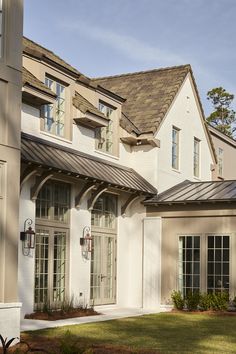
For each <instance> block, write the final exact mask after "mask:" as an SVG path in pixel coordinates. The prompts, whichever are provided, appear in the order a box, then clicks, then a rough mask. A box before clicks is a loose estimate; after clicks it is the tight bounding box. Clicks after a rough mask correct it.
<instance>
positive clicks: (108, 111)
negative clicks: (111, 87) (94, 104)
mask: <svg viewBox="0 0 236 354" xmlns="http://www.w3.org/2000/svg"><path fill="white" fill-rule="evenodd" d="M99 110H100V111H101V112H102V113H103V114H104V115H105V116H106V117H107V118H109V119H110V121H109V123H108V126H107V127H103V128H97V129H96V140H97V149H99V150H102V151H104V152H108V153H112V152H113V145H114V133H113V124H114V112H115V110H114V109H112V108H111V107H109V106H106V105H105V104H104V103H102V102H99Z"/></svg>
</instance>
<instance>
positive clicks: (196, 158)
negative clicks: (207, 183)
mask: <svg viewBox="0 0 236 354" xmlns="http://www.w3.org/2000/svg"><path fill="white" fill-rule="evenodd" d="M199 171H200V140H199V139H197V138H194V143H193V175H194V177H199V174H200V173H199Z"/></svg>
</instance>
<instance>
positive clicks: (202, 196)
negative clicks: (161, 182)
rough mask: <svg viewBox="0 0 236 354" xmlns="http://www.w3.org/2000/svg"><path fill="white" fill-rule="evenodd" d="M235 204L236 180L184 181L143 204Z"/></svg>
mask: <svg viewBox="0 0 236 354" xmlns="http://www.w3.org/2000/svg"><path fill="white" fill-rule="evenodd" d="M225 201H227V202H230V201H234V202H236V180H235V181H234V180H233V181H208V182H190V181H184V182H182V183H180V184H178V185H176V186H174V187H172V188H170V189H168V190H167V191H165V192H163V193H161V194H159V195H157V196H155V197H153V198H151V199H148V200H147V201H145V202H144V204H145V205H148V206H158V205H166V204H167V205H170V204H173V205H174V204H183V203H184V204H187V203H196V202H197V203H203V202H204V203H210V202H214V203H215V202H225Z"/></svg>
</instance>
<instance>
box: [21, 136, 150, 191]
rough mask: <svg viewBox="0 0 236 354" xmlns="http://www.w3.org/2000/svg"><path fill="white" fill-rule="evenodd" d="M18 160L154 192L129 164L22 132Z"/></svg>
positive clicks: (120, 185) (133, 189)
mask: <svg viewBox="0 0 236 354" xmlns="http://www.w3.org/2000/svg"><path fill="white" fill-rule="evenodd" d="M21 160H22V161H23V162H26V163H30V164H31V165H35V166H36V167H37V166H40V167H42V168H47V169H50V170H52V171H55V172H59V173H62V174H63V173H64V174H66V175H68V174H69V175H71V176H74V177H77V178H78V177H79V178H81V179H85V180H88V181H89V180H91V181H96V182H100V183H106V184H107V185H109V186H111V187H114V188H118V189H122V190H127V191H129V192H138V193H140V194H144V195H147V196H148V195H149V196H150V195H155V194H156V193H157V191H156V188H154V187H153V186H152V185H151V184H150V183H149V182H148V181H146V180H145V179H144V178H143V177H142V176H140V175H139V174H138V173H137V172H136V171H134V170H133V169H132V168H128V167H125V166H121V165H118V164H115V163H112V162H108V161H106V160H103V159H100V158H97V157H94V156H91V155H88V154H85V153H82V152H78V151H77V150H73V149H70V148H67V147H64V146H61V145H58V144H55V143H52V142H49V141H45V140H43V139H40V138H36V137H34V136H32V135H28V134H25V133H22V140H21Z"/></svg>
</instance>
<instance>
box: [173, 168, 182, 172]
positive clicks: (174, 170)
mask: <svg viewBox="0 0 236 354" xmlns="http://www.w3.org/2000/svg"><path fill="white" fill-rule="evenodd" d="M172 171H173V172H176V173H181V171H180V170H176V169H175V168H173V167H172Z"/></svg>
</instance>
